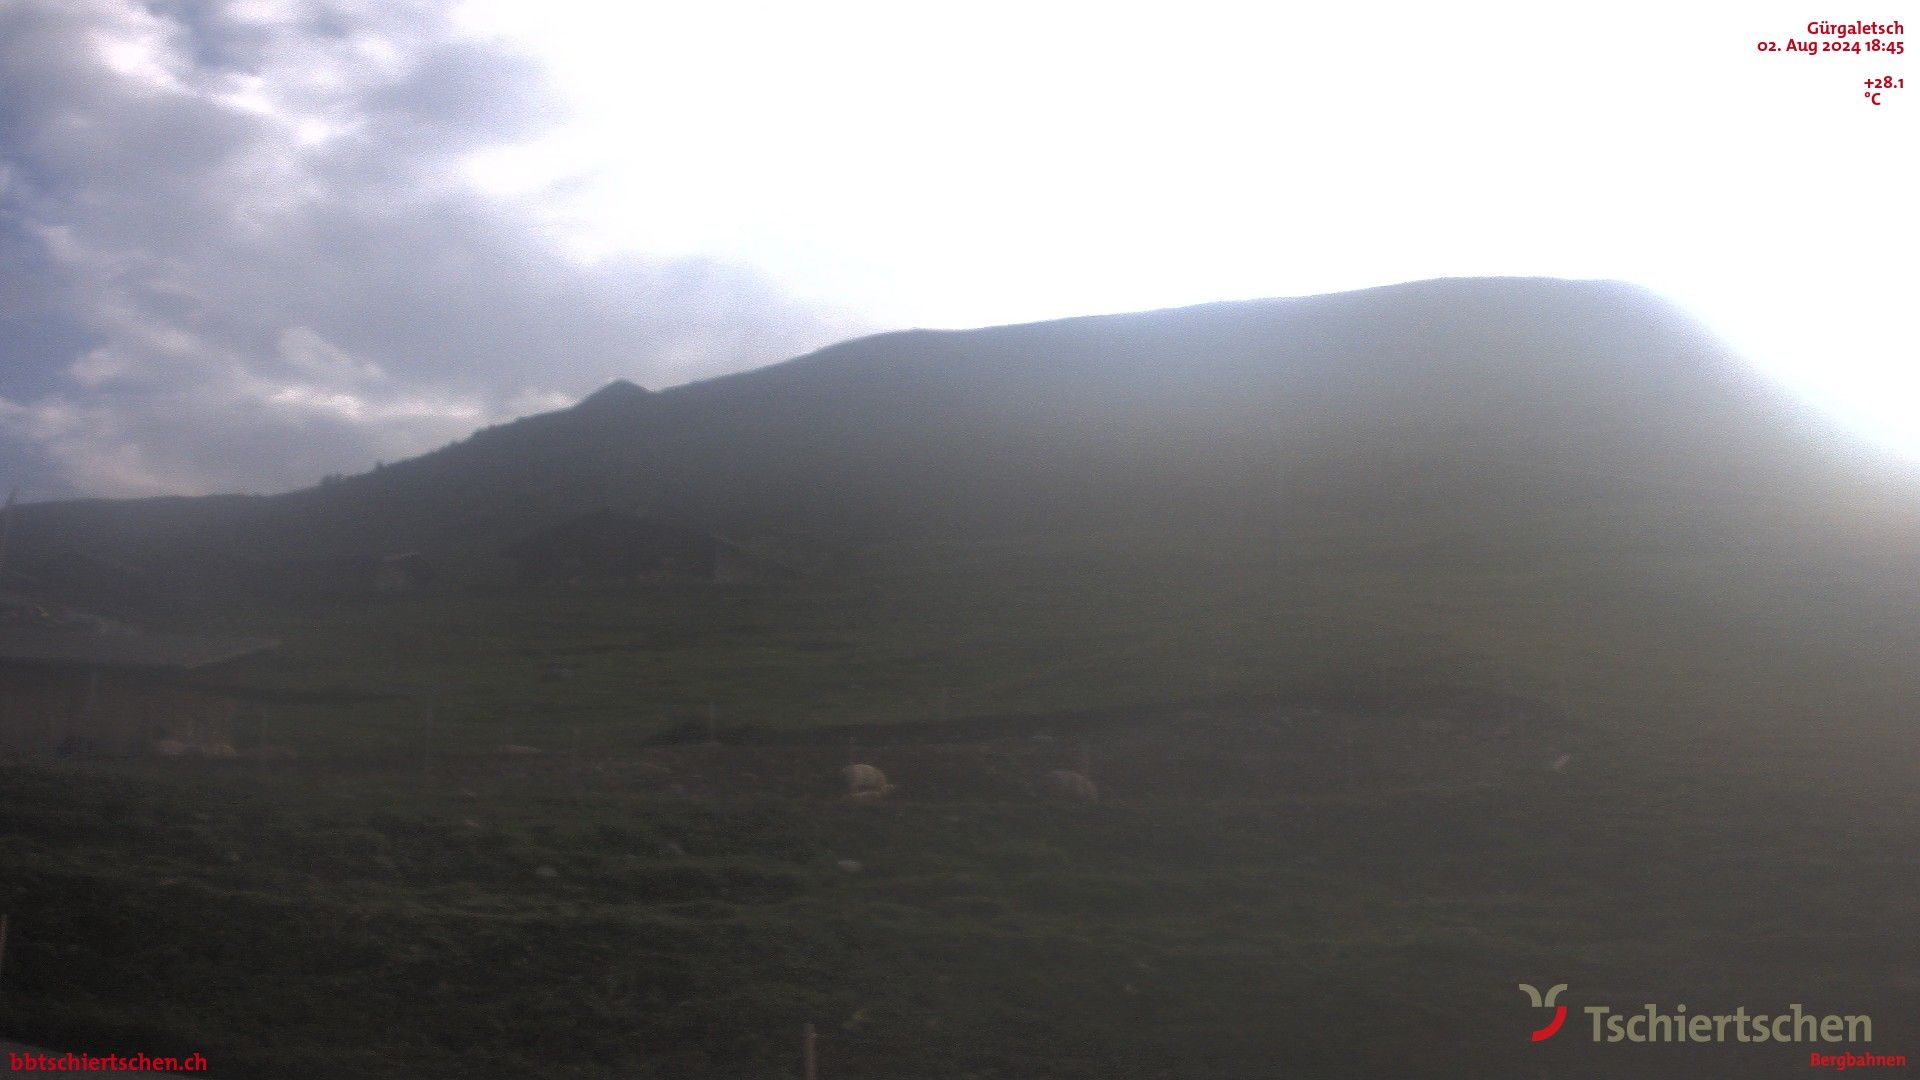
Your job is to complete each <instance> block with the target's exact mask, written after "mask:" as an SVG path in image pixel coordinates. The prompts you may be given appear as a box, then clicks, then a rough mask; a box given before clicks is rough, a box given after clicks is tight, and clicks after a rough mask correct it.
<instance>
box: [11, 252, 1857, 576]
mask: <svg viewBox="0 0 1920 1080" xmlns="http://www.w3.org/2000/svg"><path fill="white" fill-rule="evenodd" d="M1861 457H1862V456H1861V455H1860V454H1859V453H1858V452H1857V450H1855V449H1850V445H1849V444H1848V443H1847V442H1846V441H1845V440H1843V439H1841V438H1839V437H1837V436H1835V435H1834V434H1833V433H1832V432H1831V431H1829V430H1828V429H1826V428H1825V427H1823V426H1822V425H1820V424H1819V423H1817V422H1815V421H1814V420H1813V419H1811V418H1810V417H1809V416H1807V415H1806V414H1805V412H1804V411H1803V410H1801V409H1799V408H1798V407H1797V406H1796V405H1795V404H1794V403H1793V402H1792V400H1791V399H1790V398H1789V397H1788V395H1787V394H1785V392H1784V391H1782V390H1780V389H1779V388H1777V387H1775V386H1774V385H1772V384H1771V383H1769V382H1768V381H1767V380H1765V379H1764V378H1763V377H1762V376H1760V375H1759V374H1758V373H1756V372H1755V371H1753V370H1752V369H1751V368H1749V367H1748V366H1747V365H1745V364H1744V363H1743V362H1741V361H1740V360H1738V359H1737V358H1735V357H1734V356H1732V355H1731V354H1730V353H1729V352H1728V351H1727V350H1726V349H1725V348H1724V347H1723V346H1722V345H1720V344H1719V343H1718V342H1717V341H1715V340H1714V339H1712V338H1711V337H1710V336H1709V335H1707V334H1706V333H1704V332H1703V331H1702V330H1701V328H1700V327H1699V326H1698V325H1697V324H1695V323H1694V322H1692V321H1691V320H1689V319H1688V318H1687V317H1685V316H1684V315H1683V314H1681V313H1680V312H1678V311H1676V310H1675V309H1674V308H1672V307H1671V306H1669V305H1668V304H1666V303H1665V302H1663V301H1661V300H1659V299H1658V298H1657V297H1655V296H1653V295H1652V294H1650V293H1648V292H1646V291H1644V290H1641V289H1638V288H1635V287H1632V286H1628V285H1623V284H1618V283H1608V282H1569V281H1559V280H1550V279H1463V280H1440V281H1429V282H1419V283H1413V284H1407V285H1397V286H1390V287H1385V288H1379V289H1370V290H1366V291H1362V292H1353V293H1341V294H1333V295H1328V296H1317V297H1306V298H1298V299H1283V300H1263V301H1246V302H1237V303H1223V304H1212V305H1206V306H1202V307H1194V308H1185V309H1177V310H1169V311H1159V312H1148V313H1142V314H1132V315H1114V316H1101V317H1090V318H1080V319H1069V320H1062V321H1057V322H1047V323H1036V324H1031V325H1024V326H1009V327H997V328H992V329H985V330H973V331H953V332H948V331H905V332H900V333H891V334H883V335H879V336H876V337H870V338H864V339H861V340H857V341H851V342H847V343H845V344H841V345H836V346H833V347H831V348H827V349H823V350H821V351H819V352H817V353H814V354H812V355H809V356H805V357H802V358H799V359H797V360H793V361H790V362H787V363H784V364H778V365H775V366H772V367H769V368H764V369H761V370H757V371H752V372H747V373H744V374H739V375H733V376H728V377H725V378H719V379H714V380H711V381H708V382H703V383H697V384H694V385H689V386H683V387H678V388H674V389H670V390H665V391H660V392H648V391H646V390H643V389H641V388H640V387H637V386H634V385H632V384H630V383H625V382H616V383H614V384H612V385H610V386H608V387H607V388H605V389H603V390H601V391H600V392H598V393H596V394H594V395H592V396H591V397H589V398H587V399H586V400H585V401H583V402H581V403H580V404H579V405H577V406H575V407H573V408H571V409H566V410H561V411H558V412H553V413H547V414H543V415H539V416H532V417H528V418H526V419H523V420H519V421H516V422H514V423H510V424H505V425H501V426H499V427H494V428H488V429H486V430H483V431H480V432H478V433H477V434H475V435H474V436H473V437H471V438H469V439H467V440H465V441H463V442H460V443H457V444H454V445H451V446H448V447H446V448H444V449H441V450H438V451H435V452H433V453H430V454H426V455H424V456H422V457H419V458H415V459H412V460H410V461H404V462H400V463H398V464H394V465H390V466H387V467H385V468H383V469H380V470H377V471H374V472H370V473H366V474H363V475H360V476H354V477H348V478H345V479H342V480H338V481H336V482H332V483H328V484H325V485H322V486H319V487H315V488H310V489H307V490H303V491H297V492H292V493H289V494H285V495H277V496H269V497H215V498H207V499H158V500H145V501H137V502H133V501H122V502H111V501H92V502H78V503H70V504H57V505H43V506H33V507H28V508H26V509H25V511H24V512H23V513H22V514H21V515H20V521H19V522H18V526H19V528H18V531H19V533H20V541H19V544H18V546H19V547H20V548H21V552H22V554H21V559H22V565H23V568H26V569H30V568H31V566H30V564H32V563H33V562H34V560H36V559H51V558H55V557H64V558H71V557H72V553H74V552H84V553H86V554H87V556H88V557H91V558H96V559H104V558H111V559H114V560H118V561H119V562H121V563H123V564H125V565H134V566H140V567H143V568H151V567H155V566H169V567H172V568H173V569H172V570H171V571H170V573H171V574H174V575H176V576H179V577H180V578H181V579H182V580H184V579H188V578H191V576H192V575H191V567H192V565H193V564H194V563H195V562H196V561H200V562H204V561H206V560H211V559H214V558H217V557H231V558H243V559H248V560H256V561H259V560H265V561H267V562H271V563H276V564H287V565H295V564H299V563H300V562H301V561H302V560H328V559H335V560H338V559H367V558H378V557H380V556H383V555H385V554H387V553H392V552H417V553H420V556H419V557H420V558H422V559H425V560H429V561H431V563H432V564H433V565H435V566H437V567H444V568H445V569H446V570H447V571H448V572H449V573H451V574H456V575H457V574H458V573H461V572H463V571H470V570H472V569H473V568H475V567H478V566H484V565H497V563H498V560H499V559H500V557H501V556H502V555H503V554H504V553H505V552H507V550H508V549H509V548H510V547H511V546H512V545H514V544H515V543H517V542H521V541H523V540H524V539H525V538H527V537H529V536H531V535H534V534H536V533H539V532H540V531H541V530H545V529H552V528H557V527H563V523H565V522H567V521H569V520H571V519H577V518H578V517H579V516H580V515H582V514H590V513H592V512H594V511H596V510H601V509H604V508H606V507H609V506H631V507H643V508H645V509H646V510H648V511H649V512H650V513H653V514H655V515H657V516H658V520H660V521H664V522H674V523H679V525H680V526H683V527H685V528H687V529H689V530H693V531H697V532H700V533H705V534H708V535H726V536H730V537H734V538H736V539H739V540H741V541H743V542H747V543H749V544H751V543H753V542H754V541H756V540H758V539H761V538H766V537H776V538H783V539H786V540H795V539H799V540H805V541H809V542H819V543H822V544H829V545H831V544H836V543H843V542H869V541H872V540H876V539H888V538H894V539H905V538H911V537H916V536H919V537H932V536H942V537H959V538H962V539H964V538H967V537H996V536H1000V537H1004V536H1010V535H1021V534H1032V533H1045V532H1053V531H1060V530H1072V529H1078V528H1083V527H1111V526H1126V525H1164V524H1171V525H1179V524H1183V523H1194V522H1198V523H1202V524H1203V525H1222V526H1225V527H1230V528H1241V529H1249V530H1258V531H1260V532H1264V533H1271V534H1273V535H1274V536H1275V537H1277V538H1286V537H1293V538H1294V539H1295V540H1299V538H1300V536H1302V535H1304V534H1306V533H1310V532H1311V531H1312V530H1313V529H1315V528H1317V527H1319V526H1320V525H1323V524H1325V523H1326V522H1329V521H1331V522H1339V523H1343V524H1358V525H1360V526H1361V527H1364V528H1369V529H1378V530H1389V531H1390V530H1393V529H1395V528H1397V527H1399V525H1400V524H1403V523H1406V522H1412V521H1418V522H1422V523H1424V526H1425V527H1433V526H1435V525H1436V524H1439V525H1452V526H1456V527H1457V528H1458V530H1459V531H1461V532H1463V533H1477V534H1478V535H1480V536H1482V537H1485V538H1496V539H1497V538H1499V537H1501V536H1504V535H1509V534H1512V533H1513V532H1515V531H1516V530H1524V529H1526V528H1528V527H1530V524H1531V523H1534V522H1536V521H1537V520H1538V519H1539V518H1540V517H1541V516H1542V515H1562V516H1571V515H1579V516H1583V517H1588V518H1593V517H1599V518H1605V519H1607V520H1609V521H1610V522H1611V523H1612V525H1611V526H1610V527H1618V528H1624V529H1628V530H1630V531H1634V532H1635V533H1636V535H1638V536H1639V537H1640V538H1641V539H1646V538H1647V537H1649V536H1653V537H1655V538H1665V539H1669V540H1671V541H1673V542H1675V543H1705V544H1724V543H1727V542H1729V540H1730V539H1731V538H1739V537H1744V536H1746V535H1748V534H1750V533H1751V532H1752V531H1753V530H1754V529H1755V527H1756V525H1767V526H1769V527H1770V523H1775V522H1781V521H1790V520H1796V519H1798V518H1801V517H1806V516H1808V515H1812V516H1816V517H1817V516H1819V515H1820V514H1821V513H1824V512H1825V511H1824V508H1825V507H1828V506H1831V505H1837V504H1847V505H1853V506H1857V505H1859V503H1860V499H1859V496H1860V495H1861V494H1862V493H1863V492H1868V493H1874V494H1883V493H1884V492H1885V490H1887V485H1889V484H1892V483H1894V481H1893V480H1891V479H1890V477H1889V475H1888V474H1886V473H1885V472H1884V471H1875V470H1876V469H1879V468H1880V467H1879V466H1873V465H1870V464H1868V463H1866V462H1864V461H1863V460H1862V459H1861ZM1301 542H1305V541H1301ZM698 558H702V559H703V558H705V556H699V557H698ZM536 561H537V560H536Z"/></svg>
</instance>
